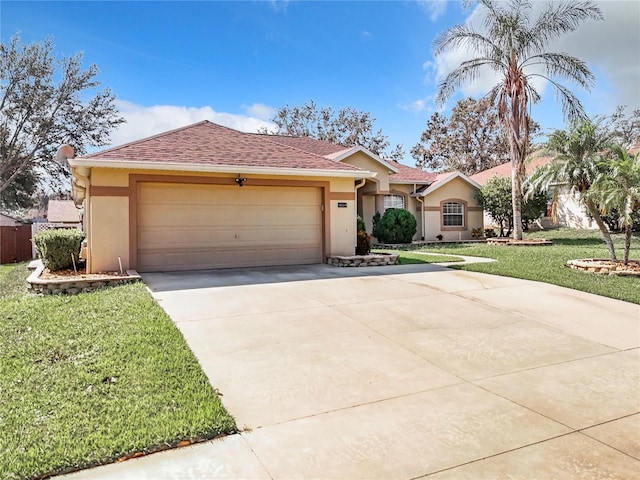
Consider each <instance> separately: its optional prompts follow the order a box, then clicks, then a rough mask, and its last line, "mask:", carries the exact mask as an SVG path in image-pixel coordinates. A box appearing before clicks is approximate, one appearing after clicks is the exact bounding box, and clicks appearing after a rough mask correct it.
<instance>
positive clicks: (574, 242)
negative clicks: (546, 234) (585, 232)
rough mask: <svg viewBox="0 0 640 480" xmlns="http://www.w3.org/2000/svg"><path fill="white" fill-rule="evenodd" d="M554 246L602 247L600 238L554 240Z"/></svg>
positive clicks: (602, 243) (602, 242)
mask: <svg viewBox="0 0 640 480" xmlns="http://www.w3.org/2000/svg"><path fill="white" fill-rule="evenodd" d="M552 242H553V243H554V244H555V245H567V246H572V247H591V246H600V245H604V244H605V243H604V240H603V239H602V238H554V239H553V240H552Z"/></svg>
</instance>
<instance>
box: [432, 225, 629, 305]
mask: <svg viewBox="0 0 640 480" xmlns="http://www.w3.org/2000/svg"><path fill="white" fill-rule="evenodd" d="M525 238H546V239H549V240H552V241H553V245H551V246H506V245H501V246H500V245H499V246H495V245H486V244H484V243H467V244H443V245H441V246H440V245H433V246H429V247H428V248H425V249H424V251H429V252H435V253H446V254H452V255H469V256H477V257H487V258H494V259H496V260H498V261H497V262H491V263H473V264H467V265H458V266H453V267H452V268H458V269H463V270H470V271H474V272H482V273H492V274H495V275H503V276H506V277H515V278H523V279H527V280H537V281H540V282H546V283H552V284H555V285H560V286H563V287H569V288H573V289H576V290H582V291H583V292H589V293H595V294H597V295H602V296H605V297H611V298H616V299H619V300H625V301H627V302H632V303H638V304H640V278H637V277H635V278H634V277H616V276H607V275H598V274H593V273H584V272H580V271H576V270H572V269H570V268H569V267H567V266H566V262H567V260H571V259H579V258H608V255H607V249H606V247H605V245H604V242H603V241H602V238H601V236H600V233H599V232H598V231H588V230H573V229H568V228H561V229H555V230H545V231H542V232H535V233H527V234H525ZM614 240H615V244H616V248H617V251H618V256H619V257H622V244H623V239H622V235H614ZM638 243H639V240H638V239H637V238H634V240H633V242H632V250H631V257H632V258H634V259H637V258H639V257H640V255H639V250H638Z"/></svg>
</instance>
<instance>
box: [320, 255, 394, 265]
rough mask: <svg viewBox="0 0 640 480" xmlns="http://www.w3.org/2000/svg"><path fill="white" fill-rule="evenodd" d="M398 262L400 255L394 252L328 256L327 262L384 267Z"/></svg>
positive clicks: (330, 263)
mask: <svg viewBox="0 0 640 480" xmlns="http://www.w3.org/2000/svg"><path fill="white" fill-rule="evenodd" d="M397 263H398V255H397V254H392V253H376V254H371V255H351V256H341V255H334V256H331V257H327V264H329V265H333V266H336V267H382V266H386V265H395V264H397Z"/></svg>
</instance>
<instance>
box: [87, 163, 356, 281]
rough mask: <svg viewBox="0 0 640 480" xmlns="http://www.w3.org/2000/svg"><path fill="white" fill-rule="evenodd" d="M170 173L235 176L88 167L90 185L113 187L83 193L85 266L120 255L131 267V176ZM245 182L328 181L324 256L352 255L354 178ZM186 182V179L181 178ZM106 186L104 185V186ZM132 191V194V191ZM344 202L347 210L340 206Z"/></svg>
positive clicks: (114, 262)
mask: <svg viewBox="0 0 640 480" xmlns="http://www.w3.org/2000/svg"><path fill="white" fill-rule="evenodd" d="M130 174H139V175H154V176H159V175H169V176H185V177H216V178H221V177H222V178H235V177H236V176H237V174H231V173H230V174H223V173H213V174H206V173H198V172H182V173H178V172H173V171H149V170H126V169H106V168H92V169H91V174H90V184H91V186H92V187H106V189H109V188H112V187H118V188H116V191H108V192H106V193H105V192H104V191H103V192H102V194H101V195H98V194H96V195H91V194H89V193H88V194H87V196H86V199H85V210H86V213H85V218H86V222H85V230H86V234H87V244H88V248H89V251H88V268H89V271H90V272H97V271H115V270H118V268H119V264H118V257H120V258H121V261H122V266H123V268H124V269H128V268H133V267H134V265H131V264H130V258H129V248H130V240H129V225H130V223H129V196H128V194H129V193H131V192H128V190H127V189H128V188H129V175H130ZM247 178H248V181H247V185H250V184H251V180H252V179H254V180H255V179H260V180H265V181H274V182H276V183H277V182H279V181H287V182H291V181H293V182H296V181H300V182H328V184H329V188H328V190H329V191H328V192H327V193H328V194H329V198H330V200H329V201H328V202H327V204H326V205H325V208H328V214H327V215H326V216H325V219H326V220H327V222H326V223H325V230H326V235H325V247H326V251H325V253H326V254H327V255H353V253H354V251H355V244H356V232H355V230H356V225H355V217H356V202H355V199H354V198H353V194H354V179H353V178H333V177H305V176H287V177H277V176H272V175H247ZM185 180H187V179H185ZM103 190H105V189H103ZM132 194H135V192H133V193H132ZM340 202H343V203H344V202H346V204H347V207H346V208H340V207H339V206H338V204H339V203H340Z"/></svg>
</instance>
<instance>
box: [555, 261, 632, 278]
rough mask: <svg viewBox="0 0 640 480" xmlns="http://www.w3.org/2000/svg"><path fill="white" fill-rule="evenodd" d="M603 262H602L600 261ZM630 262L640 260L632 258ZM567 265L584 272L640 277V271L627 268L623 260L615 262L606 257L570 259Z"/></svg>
mask: <svg viewBox="0 0 640 480" xmlns="http://www.w3.org/2000/svg"><path fill="white" fill-rule="evenodd" d="M598 262H601V263H598ZM629 263H634V264H636V265H637V264H640V262H639V261H635V260H630V261H629ZM567 265H568V266H569V267H571V268H573V269H574V270H580V271H582V272H589V273H599V274H601V275H619V276H627V277H639V278H640V272H634V271H629V270H625V269H624V266H623V265H622V262H621V261H618V262H615V264H614V263H613V262H612V261H611V260H606V259H598V258H585V259H582V260H568V261H567Z"/></svg>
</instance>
